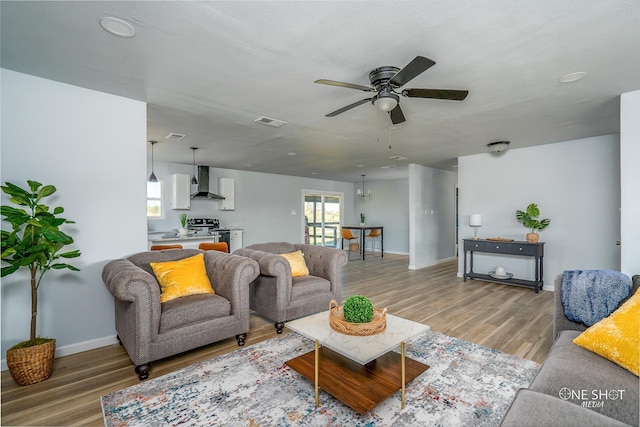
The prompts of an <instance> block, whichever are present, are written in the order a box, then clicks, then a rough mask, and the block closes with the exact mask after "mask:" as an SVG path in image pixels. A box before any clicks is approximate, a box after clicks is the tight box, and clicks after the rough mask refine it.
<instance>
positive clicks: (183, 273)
mask: <svg viewBox="0 0 640 427" xmlns="http://www.w3.org/2000/svg"><path fill="white" fill-rule="evenodd" d="M149 264H150V265H151V268H152V269H153V272H154V273H155V275H156V278H157V279H158V283H159V284H160V289H161V290H162V294H161V295H160V302H161V303H163V302H167V301H171V300H172V299H176V298H180V297H184V296H187V295H196V294H213V293H215V292H214V290H213V288H212V287H211V282H210V281H209V276H207V269H206V267H205V266H204V254H198V255H195V256H192V257H189V258H183V259H180V260H178V261H167V262H151V263H149Z"/></svg>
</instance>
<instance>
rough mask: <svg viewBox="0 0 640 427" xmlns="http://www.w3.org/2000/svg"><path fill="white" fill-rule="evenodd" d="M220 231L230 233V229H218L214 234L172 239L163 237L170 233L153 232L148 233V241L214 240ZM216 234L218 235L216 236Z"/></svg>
mask: <svg viewBox="0 0 640 427" xmlns="http://www.w3.org/2000/svg"><path fill="white" fill-rule="evenodd" d="M233 230H241V229H240V228H234V229H233ZM220 231H231V229H228V228H220V229H218V230H217V231H216V232H214V234H195V233H189V234H188V235H186V236H179V235H178V236H172V237H165V235H166V234H169V233H170V232H168V231H154V232H151V231H150V232H149V240H150V241H152V242H179V241H185V240H214V239H215V238H219V237H220V235H219V233H218V232H220ZM216 233H218V234H216Z"/></svg>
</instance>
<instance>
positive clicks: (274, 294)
mask: <svg viewBox="0 0 640 427" xmlns="http://www.w3.org/2000/svg"><path fill="white" fill-rule="evenodd" d="M298 250H300V251H302V253H303V254H304V260H305V263H306V265H307V268H308V269H309V275H308V276H302V277H294V278H292V277H291V266H290V265H289V262H288V261H287V260H286V259H285V258H284V257H281V256H279V254H284V253H289V252H294V251H298ZM234 254H236V255H242V256H245V257H249V258H251V259H254V260H255V261H257V262H258V264H259V265H260V276H258V277H257V278H256V279H255V280H254V281H253V283H252V284H251V286H250V288H249V305H250V307H251V309H252V310H255V311H256V312H257V313H258V314H260V315H261V316H264V317H266V318H267V319H270V320H272V321H273V322H274V323H275V327H276V331H277V333H279V334H280V333H282V329H283V327H284V322H286V321H288V320H293V319H297V318H299V317H302V316H307V315H310V314H315V313H319V312H321V311H324V310H329V303H330V302H331V300H336V301H338V303H340V300H341V297H342V277H341V274H342V266H344V265H345V264H346V263H347V256H346V254H345V253H344V251H341V250H339V249H333V248H327V247H322V246H314V245H305V244H292V243H287V242H271V243H259V244H255V245H249V246H247V247H246V248H242V249H238V250H236V251H235V252H234Z"/></svg>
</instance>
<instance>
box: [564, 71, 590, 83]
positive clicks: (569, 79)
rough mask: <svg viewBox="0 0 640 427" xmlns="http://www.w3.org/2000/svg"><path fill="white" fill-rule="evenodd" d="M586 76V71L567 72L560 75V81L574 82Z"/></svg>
mask: <svg viewBox="0 0 640 427" xmlns="http://www.w3.org/2000/svg"><path fill="white" fill-rule="evenodd" d="M585 77H587V73H585V72H584V71H576V72H575V73H569V74H565V75H564V76H562V77H560V79H559V80H558V81H559V82H560V83H572V82H577V81H578V80H582V79H584V78H585Z"/></svg>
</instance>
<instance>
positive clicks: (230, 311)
mask: <svg viewBox="0 0 640 427" xmlns="http://www.w3.org/2000/svg"><path fill="white" fill-rule="evenodd" d="M199 253H204V262H205V267H206V269H207V274H208V276H209V279H210V281H211V285H212V287H213V289H214V291H215V294H206V295H191V296H186V297H181V298H178V299H175V300H172V301H168V302H165V303H163V304H160V286H159V285H158V282H157V281H156V278H155V276H154V274H153V270H152V269H151V266H150V264H149V263H151V262H164V261H176V260H179V259H183V258H187V257H190V256H193V255H196V254H199ZM259 272H260V270H259V266H258V264H257V262H255V261H254V260H251V259H247V258H244V257H240V256H237V255H231V254H227V253H224V252H219V251H206V252H205V251H201V250H199V249H170V250H162V251H151V252H142V253H139V254H135V255H132V256H130V257H128V258H124V259H117V260H114V261H111V262H109V263H108V264H107V265H105V267H104V269H103V271H102V279H103V281H104V283H105V285H106V286H107V288H108V289H109V292H111V294H112V295H113V297H114V299H115V327H116V332H117V334H118V337H119V339H120V341H121V343H122V345H123V346H124V348H125V349H126V350H127V353H128V354H129V357H130V358H131V360H132V361H133V363H134V364H135V365H136V372H138V374H139V375H140V378H141V379H144V378H146V376H148V375H147V372H148V367H147V366H146V365H147V364H148V363H149V362H152V361H154V360H159V359H162V358H165V357H168V356H172V355H174V354H177V353H181V352H184V351H187V350H191V349H194V348H197V347H201V346H203V345H206V344H210V343H213V342H216V341H219V340H222V339H225V338H229V337H232V336H238V344H239V345H243V344H244V338H245V337H246V333H247V332H248V331H249V292H248V286H249V283H251V281H252V280H253V279H255V278H256V277H257V276H258V274H259ZM143 366H144V367H143ZM142 367H143V368H142ZM139 370H143V371H145V372H144V373H140V372H139ZM143 377H144V378H143Z"/></svg>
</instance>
